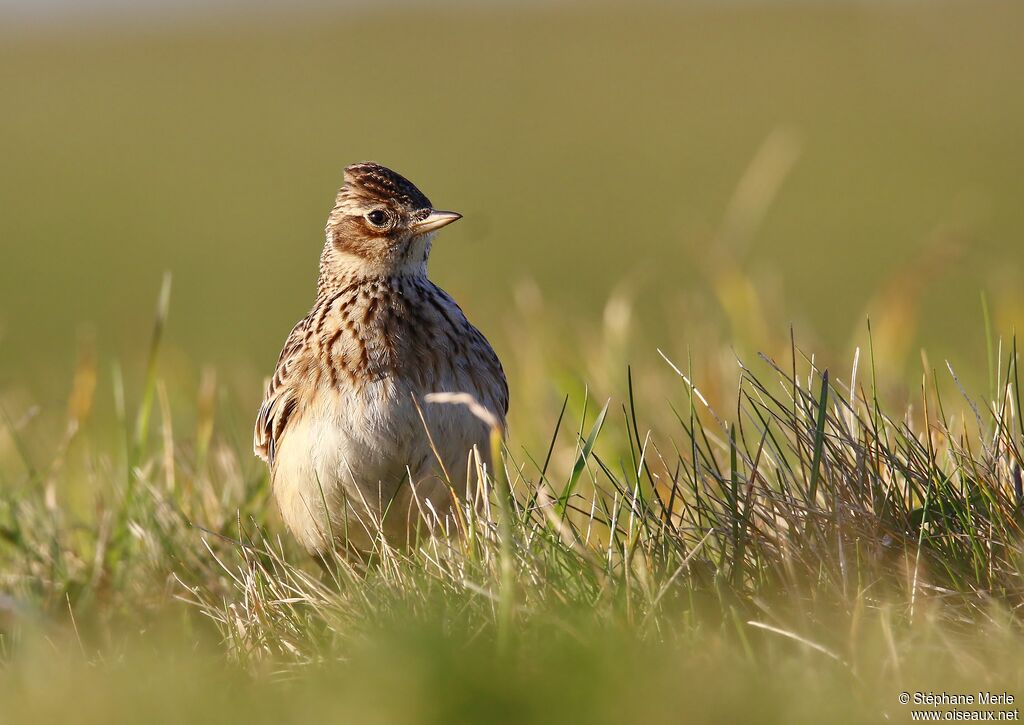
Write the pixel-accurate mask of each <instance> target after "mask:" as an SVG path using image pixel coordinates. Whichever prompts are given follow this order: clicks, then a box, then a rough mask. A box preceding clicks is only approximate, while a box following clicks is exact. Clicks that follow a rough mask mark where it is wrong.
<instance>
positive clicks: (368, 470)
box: [254, 163, 508, 553]
mask: <svg viewBox="0 0 1024 725" xmlns="http://www.w3.org/2000/svg"><path fill="white" fill-rule="evenodd" d="M460 218H461V216H460V215H459V214H456V213H454V212H449V211H438V210H436V209H434V208H433V205H432V204H431V203H430V200H429V199H427V197H426V196H424V195H423V193H422V192H420V190H419V189H417V188H416V187H415V186H414V185H413V184H412V183H410V182H409V181H408V180H407V179H405V178H404V177H402V176H400V175H399V174H396V173H395V172H394V171H391V170H390V169H387V168H385V167H383V166H380V165H378V164H374V163H361V164H355V165H353V166H349V167H348V168H347V169H345V184H344V186H342V188H341V190H340V191H339V192H338V195H337V200H336V202H335V205H334V209H333V210H332V211H331V213H330V216H329V217H328V219H327V243H326V244H325V245H324V250H323V253H322V254H321V256H320V278H319V281H318V283H317V295H316V302H315V303H314V305H313V309H312V311H311V312H310V313H309V314H308V315H307V316H306V317H305V318H303V319H302V320H300V321H299V323H298V324H297V325H295V327H294V329H292V331H291V334H290V335H289V336H288V339H287V341H286V342H285V345H284V349H283V350H282V351H281V356H280V358H279V359H278V362H277V369H276V370H275V371H274V376H273V378H271V380H270V382H269V384H268V386H267V392H266V396H265V397H264V400H263V404H262V406H260V410H259V415H258V416H257V418H256V432H255V437H254V448H255V451H256V455H258V456H260V457H261V458H263V459H264V460H265V461H267V463H268V464H269V465H270V474H271V481H272V486H273V491H274V496H275V498H276V499H277V502H278V505H279V506H280V509H281V514H282V516H283V518H284V521H285V524H286V525H287V526H288V528H289V529H290V530H291V532H292V533H293V534H294V535H295V537H296V538H297V539H298V540H299V542H300V543H301V544H302V545H303V546H305V547H306V549H307V550H309V551H310V552H312V553H323V552H325V551H328V550H330V549H331V548H332V547H338V546H344V545H346V544H347V545H349V546H351V547H354V548H355V549H357V550H363V551H365V550H368V549H369V548H370V547H371V546H372V545H373V542H374V539H375V537H376V536H377V535H378V532H380V531H383V533H384V535H385V536H386V538H387V539H388V541H389V542H391V543H399V544H402V543H405V541H406V540H407V537H408V536H409V535H410V532H411V531H412V530H413V529H414V528H415V527H416V526H417V525H418V523H419V522H420V521H421V520H422V519H421V515H422V513H423V512H429V514H428V516H434V517H440V518H443V517H445V516H446V515H447V514H448V513H449V512H450V509H451V506H452V505H453V503H454V502H453V501H452V495H451V493H452V490H453V489H454V490H455V491H456V492H458V493H459V494H460V495H464V494H467V493H468V494H469V495H472V494H473V493H474V492H475V487H476V485H477V482H476V480H475V466H473V465H471V455H472V454H471V451H472V449H473V448H474V446H475V447H476V448H477V450H478V451H479V453H480V456H481V457H482V458H481V460H482V461H483V462H484V464H485V465H489V455H488V453H489V445H488V439H489V433H490V431H489V429H488V427H487V425H485V424H484V423H483V422H482V421H481V420H480V419H479V418H478V417H477V416H475V415H474V414H473V413H472V412H471V411H470V410H469V409H468V408H467V407H465V406H461V405H437V404H434V405H431V404H429V403H426V402H425V401H424V398H425V396H426V395H428V394H429V393H434V392H452V393H455V392H461V393H469V394H470V395H472V396H473V397H474V398H475V399H476V400H477V401H478V402H479V403H480V404H482V405H483V406H484V407H485V408H487V409H488V410H489V411H490V412H491V413H492V414H493V415H494V417H495V418H496V419H497V420H498V421H499V422H500V424H501V426H502V428H504V420H505V415H506V413H507V411H508V385H507V383H506V381H505V374H504V372H503V370H502V368H501V363H500V362H499V361H498V357H497V355H495V353H494V350H492V349H491V346H490V344H489V343H488V342H487V340H486V339H485V338H484V336H483V335H481V334H480V332H479V331H478V330H477V329H476V328H475V327H473V325H471V324H470V323H469V321H468V320H467V319H466V316H465V315H464V314H463V313H462V310H461V309H460V308H459V306H458V305H457V304H456V303H455V301H454V300H453V299H452V298H451V297H449V296H448V294H447V293H446V292H444V290H442V289H441V288H439V287H438V286H437V285H435V284H434V283H433V282H431V281H430V280H429V279H428V278H427V260H428V257H429V255H430V245H431V240H432V238H433V236H434V233H435V232H436V231H437V230H438V229H440V228H441V227H443V226H446V225H448V224H451V223H452V222H454V221H456V220H457V219H460ZM421 413H422V416H423V417H422V419H421ZM424 424H425V425H426V428H425V427H424ZM428 431H429V435H428ZM435 447H436V451H437V454H438V455H435ZM438 458H440V460H438ZM442 466H443V467H442ZM445 475H447V477H448V479H447V480H450V481H451V484H452V486H451V487H449V485H448V483H447V480H446V478H445ZM431 509H433V511H431Z"/></svg>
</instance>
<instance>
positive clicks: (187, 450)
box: [0, 3, 1024, 723]
mask: <svg viewBox="0 0 1024 725" xmlns="http://www.w3.org/2000/svg"><path fill="white" fill-rule="evenodd" d="M1020 20H1021V13H1020V9H1019V8H1018V6H1017V5H1015V4H997V3H992V4H986V5H984V6H978V5H971V6H970V7H968V6H966V5H947V6H942V7H929V8H925V7H923V6H920V7H919V6H902V7H899V8H887V7H883V6H865V7H843V8H830V7H818V8H809V7H806V6H801V7H777V6H767V7H744V8H731V9H715V8H708V7H703V8H690V9H687V10H672V9H665V8H661V9H659V8H654V7H650V8H644V9H642V10H629V11H628V12H627V11H626V10H622V9H617V8H614V7H605V8H600V9H589V10H587V9H583V8H573V9H563V10H558V11H555V10H546V9H535V10H533V11H531V12H530V13H526V14H516V15H515V16H512V15H511V14H503V13H502V12H501V11H497V10H494V11H488V12H483V11H473V12H470V11H459V12H456V11H454V10H453V11H446V12H443V13H441V14H438V15H427V14H417V13H416V12H414V11H409V12H408V13H401V14H393V15H383V14H373V13H370V14H366V15H360V16H349V17H346V16H342V17H333V18H327V19H325V20H320V21H317V22H306V21H299V20H297V21H296V22H294V23H287V24H282V25H280V26H278V27H269V26H265V25H261V24H260V23H258V22H252V23H239V24H238V25H237V26H232V27H227V26H214V27H208V28H168V29H164V30H160V31H155V30H154V31H145V32H142V31H139V32H135V33H132V34H121V35H116V34H109V35H108V34H96V35H89V34H85V33H68V34H65V35H60V36H57V35H51V36H46V35H38V36H35V37H29V36H24V37H20V38H13V37H8V38H7V40H6V41H5V42H4V43H2V44H0V82H2V85H0V92H2V94H3V98H4V107H5V113H4V114H0V152H2V154H0V155H2V156H3V158H4V159H5V172H4V173H3V174H0V195H2V198H3V200H4V204H5V210H6V211H5V214H3V215H0V238H2V239H3V240H4V241H3V245H4V246H3V262H2V264H0V722H7V721H11V722H20V721H52V720H67V721H74V722H97V723H98V722H103V723H107V722H118V721H124V722H137V721H139V720H140V719H143V716H145V718H146V719H152V720H154V721H167V722H180V721H182V720H189V721H192V720H196V721H200V720H203V721H221V722H223V721H242V720H244V721H252V722H263V721H267V722H281V721H294V722H300V721H301V722H308V721H312V720H325V721H328V720H344V719H347V720H351V721H354V722H381V723H385V722H387V723H395V722H397V723H433V722H437V723H440V722H452V721H459V720H461V721H467V720H468V721H488V722H490V721H508V722H524V721H537V722H551V721H558V720H565V721H572V722H593V723H598V722H623V721H626V722H652V723H660V722H666V723H667V722H678V721H680V720H683V719H688V720H692V721H696V722H702V721H704V722H712V721H713V722H746V721H765V722H821V721H836V722H877V721H879V720H880V719H882V718H883V717H887V718H888V719H889V720H890V721H893V722H900V721H908V720H909V709H910V708H909V707H907V706H903V705H900V704H899V702H898V700H897V697H898V695H899V694H900V692H903V691H908V692H916V691H922V692H941V691H946V692H949V693H965V692H972V693H976V692H977V691H979V690H993V691H1003V690H1006V691H1008V692H1010V693H1012V694H1014V695H1017V696H1021V695H1024V688H1022V685H1024V658H1022V657H1021V655H1020V652H1021V651H1022V649H1021V647H1022V645H1024V632H1022V631H1021V622H1020V615H1019V607H1020V605H1021V604H1022V603H1024V599H1022V594H1024V587H1022V585H1021V563H1022V558H1021V554H1022V548H1021V515H1022V514H1021V505H1022V496H1024V492H1022V490H1021V489H1022V484H1021V473H1020V471H1021V463H1022V453H1024V450H1022V449H1024V438H1022V432H1024V423H1022V415H1024V413H1022V409H1021V405H1020V398H1019V384H1020V374H1019V372H1018V359H1019V351H1018V349H1017V348H1018V344H1017V341H1016V339H1015V337H1014V335H1015V331H1017V330H1019V329H1020V325H1019V323H1020V322H1021V321H1022V320H1024V316H1022V313H1021V311H1022V309H1024V305H1022V303H1021V299H1022V298H1021V295H1020V284H1019V279H1020V268H1021V265H1022V263H1024V256H1022V253H1021V246H1020V245H1019V240H1020V238H1021V235H1022V233H1024V217H1022V216H1021V213H1022V212H1021V206H1020V204H1019V200H1018V198H1017V197H1018V196H1019V195H1018V194H1017V188H1018V186H1019V184H1018V182H1017V176H1018V175H1019V174H1018V172H1019V169H1020V167H1021V165H1022V163H1024V158H1021V153H1022V148H1024V147H1021V145H1020V144H1019V143H1017V139H1018V137H1019V135H1020V133H1019V132H1020V129H1021V128H1024V102H1022V100H1021V96H1020V94H1019V93H1018V92H1016V89H1017V88H1019V87H1021V86H1022V83H1021V81H1024V78H1022V77H1021V76H1022V69H1024V56H1022V52H1024V51H1022V50H1021V46H1020V44H1019V43H1017V37H1016V36H1017V33H1016V32H1015V31H1016V28H1017V27H1019V24H1020ZM382 37H386V38H388V39H389V43H388V44H386V47H387V48H389V49H390V51H391V52H382V47H385V44H382V42H381V38H382ZM341 74H345V75H344V77H345V82H344V83H342V82H340V81H339V80H338V79H339V78H341V77H342V75H341ZM365 157H376V158H378V159H379V160H381V161H384V162H389V163H393V164H394V165H395V166H396V167H398V168H399V170H401V171H403V172H405V173H408V175H409V176H411V177H412V178H413V179H414V180H415V181H417V182H420V183H422V185H423V187H424V188H425V190H426V191H427V193H428V195H430V197H431V198H432V199H433V200H434V201H436V202H437V203H438V204H439V205H441V206H451V207H454V208H457V209H459V210H460V211H463V212H464V213H465V214H466V218H465V220H464V221H463V222H461V223H460V224H459V225H455V226H453V227H452V228H451V230H446V231H445V234H444V235H443V236H442V237H440V238H439V239H438V242H437V245H436V252H435V257H434V259H433V264H432V273H433V275H434V276H435V277H436V278H437V279H438V280H439V281H440V282H441V283H442V284H443V285H444V286H446V287H447V288H448V289H449V290H450V291H451V292H452V293H453V294H454V295H455V297H456V298H457V299H459V300H460V302H462V303H463V304H464V306H465V307H466V309H467V312H468V313H469V314H470V317H471V318H472V319H474V321H476V322H477V323H478V324H479V326H480V327H481V328H482V329H483V330H484V331H485V332H486V333H487V335H488V337H490V338H491V339H493V340H494V341H495V343H496V346H497V347H498V351H499V353H500V355H501V357H502V360H503V362H504V364H505V367H506V368H507V370H508V372H509V377H510V382H511V390H512V415H511V419H510V430H509V438H508V441H507V444H506V446H505V448H504V450H503V451H502V454H501V456H500V460H501V461H502V464H503V465H502V466H501V468H500V469H499V471H498V472H497V475H496V476H495V477H494V478H493V479H491V483H490V486H489V488H488V501H489V505H488V506H486V507H484V508H482V509H476V508H473V507H467V508H465V509H464V510H463V511H462V518H461V519H460V523H459V525H458V526H457V527H454V528H453V530H452V531H450V532H449V535H448V536H437V537H435V538H430V539H425V540H424V541H423V542H422V543H421V545H420V546H418V547H413V548H407V549H395V548H392V547H391V546H389V545H387V543H386V542H383V541H380V542H379V545H378V547H377V549H376V551H375V552H374V553H373V555H372V556H371V557H370V560H369V561H363V562H359V561H353V560H347V559H339V560H337V561H331V562H328V567H327V568H328V570H329V572H325V571H322V570H321V567H319V566H318V565H316V564H315V563H314V562H313V561H311V560H309V558H308V557H306V556H305V555H304V554H302V553H301V552H299V551H298V550H297V548H296V547H295V546H294V544H293V542H292V541H291V540H290V539H289V538H288V537H287V535H286V534H285V533H284V531H283V527H282V526H281V523H280V521H279V520H278V517H277V514H276V511H275V510H274V506H273V502H272V500H271V496H270V491H269V484H268V481H267V476H266V472H265V469H264V468H263V466H262V465H261V464H260V462H259V461H257V460H256V459H255V458H254V457H253V456H252V454H251V450H250V440H251V422H252V419H253V417H254V415H255V409H256V406H257V404H258V396H259V393H260V390H261V379H262V377H263V376H264V375H266V374H267V373H268V372H269V370H270V365H271V363H272V361H273V358H274V355H275V354H276V352H277V350H278V347H279V345H280V343H281V341H282V339H283V337H284V335H285V333H286V331H287V330H288V329H289V328H290V325H291V324H292V323H293V322H294V320H295V319H297V318H298V317H299V316H300V315H301V314H303V313H304V311H305V309H306V307H307V305H308V303H309V300H310V298H311V296H312V283H313V274H314V273H313V268H314V265H315V260H316V255H317V253H318V249H319V245H320V233H321V232H320V228H321V226H322V221H323V217H324V215H325V213H326V210H327V207H328V206H329V201H330V197H331V194H332V193H333V190H334V187H335V186H336V185H337V184H338V183H339V181H340V178H339V177H340V169H341V167H342V166H343V165H344V164H345V163H347V162H349V161H352V160H355V159H358V158H365ZM168 272H169V273H170V276H167V277H165V276H164V275H165V274H167V273H168ZM162 279H163V280H164V281H163V285H164V286H163V288H161V280H162ZM172 280H173V285H172V284H171V281H172ZM172 289H173V293H172ZM172 298H173V300H172V301H171V299H172ZM154 299H157V300H158V302H157V304H156V308H157V312H156V323H155V324H154V322H153V319H154V318H153V307H154V304H153V302H154ZM869 313H870V322H869V323H868V324H865V318H866V317H868V314H869ZM90 321H91V324H90Z"/></svg>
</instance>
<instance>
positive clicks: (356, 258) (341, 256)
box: [318, 232, 434, 289]
mask: <svg viewBox="0 0 1024 725" xmlns="http://www.w3.org/2000/svg"><path fill="white" fill-rule="evenodd" d="M433 238H434V234H433V232H431V233H428V234H420V235H418V236H415V237H411V238H410V239H409V240H408V241H407V242H405V243H404V244H403V245H401V248H400V249H398V250H396V254H394V255H393V256H384V257H381V258H378V259H368V258H366V257H363V256H361V255H359V254H354V253H352V252H346V251H343V250H340V249H338V248H337V247H335V246H334V244H332V243H331V242H330V241H328V242H327V245H326V246H325V247H324V251H323V254H322V255H321V256H320V279H319V281H318V287H320V288H321V289H323V288H332V287H343V286H345V285H348V284H351V283H352V282H354V281H357V280H359V279H363V278H371V277H422V278H424V279H426V278H427V262H428V260H429V258H430V247H431V242H432V241H433Z"/></svg>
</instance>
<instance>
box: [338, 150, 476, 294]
mask: <svg viewBox="0 0 1024 725" xmlns="http://www.w3.org/2000/svg"><path fill="white" fill-rule="evenodd" d="M461 218H462V215H461V214H456V213H455V212H451V211H439V210H437V209H434V207H433V205H432V204H431V203H430V199H428V198H427V197H426V196H425V195H424V194H423V192H421V191H420V190H419V189H417V188H416V186H415V185H414V184H413V183H412V182H411V181H409V180H408V179H406V178H405V177H404V176H402V175H400V174H397V173H395V172H394V171H392V170H391V169H388V168H386V167H384V166H381V165H379V164H375V163H372V162H364V163H360V164H353V165H352V166H349V167H348V168H346V169H345V184H344V186H342V187H341V189H340V190H339V191H338V197H337V200H336V201H335V204H334V209H332V210H331V214H330V216H329V217H328V219H327V244H326V246H325V248H324V256H323V259H322V266H323V267H324V269H322V270H321V271H322V272H324V273H325V274H327V275H329V276H330V277H333V278H342V277H344V276H347V275H348V274H353V273H354V274H367V275H393V274H403V273H409V274H420V273H422V274H426V267H427V257H428V256H429V254H430V241H431V238H432V237H433V235H434V232H436V231H437V230H438V229H440V228H441V227H443V226H446V225H448V224H451V223H452V222H453V221H456V220H458V219H461Z"/></svg>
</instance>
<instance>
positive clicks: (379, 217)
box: [366, 209, 388, 227]
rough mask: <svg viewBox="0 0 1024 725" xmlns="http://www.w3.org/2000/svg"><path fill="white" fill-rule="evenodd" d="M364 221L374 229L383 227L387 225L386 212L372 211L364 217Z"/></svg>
mask: <svg viewBox="0 0 1024 725" xmlns="http://www.w3.org/2000/svg"><path fill="white" fill-rule="evenodd" d="M366 219H367V221H369V222H370V224H372V225H373V226H375V227H383V226H385V225H387V223H388V215H387V212H385V211H383V210H381V209H374V210H373V211H371V212H370V213H369V214H367V215H366Z"/></svg>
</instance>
